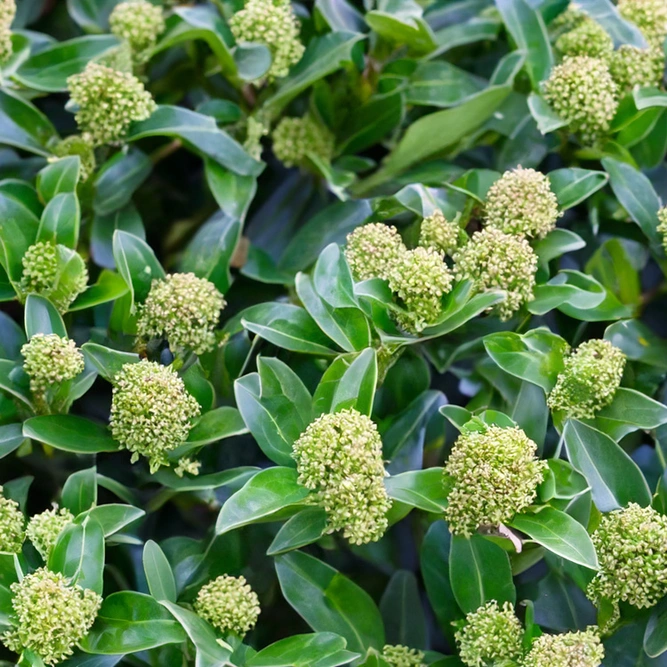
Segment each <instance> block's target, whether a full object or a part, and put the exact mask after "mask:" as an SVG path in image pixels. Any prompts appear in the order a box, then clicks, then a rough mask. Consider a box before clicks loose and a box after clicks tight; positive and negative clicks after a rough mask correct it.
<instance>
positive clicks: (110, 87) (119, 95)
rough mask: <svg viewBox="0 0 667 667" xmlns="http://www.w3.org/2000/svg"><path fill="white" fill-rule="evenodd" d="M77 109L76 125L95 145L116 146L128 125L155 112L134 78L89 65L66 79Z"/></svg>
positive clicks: (148, 98) (139, 83)
mask: <svg viewBox="0 0 667 667" xmlns="http://www.w3.org/2000/svg"><path fill="white" fill-rule="evenodd" d="M67 86H68V88H69V92H70V97H71V99H72V102H74V103H75V104H76V105H77V107H78V110H77V112H76V122H77V124H78V126H79V129H80V130H81V132H82V134H83V135H84V137H86V139H88V140H89V141H90V142H91V143H92V144H93V145H95V146H102V145H104V144H112V145H114V144H119V143H121V142H122V141H123V139H124V138H125V135H126V134H127V130H128V128H129V127H130V124H131V123H132V122H134V121H139V120H146V119H147V118H150V116H151V114H152V113H153V111H155V109H156V105H155V102H154V101H153V98H152V97H151V94H150V93H149V92H148V91H147V90H146V89H145V88H144V85H143V83H141V81H139V79H137V77H135V76H133V75H132V74H129V73H128V72H119V71H117V70H114V69H111V68H110V67H106V66H104V65H100V64H98V63H94V62H90V63H88V65H87V66H86V69H85V70H84V71H83V72H81V74H75V75H74V76H71V77H69V79H67Z"/></svg>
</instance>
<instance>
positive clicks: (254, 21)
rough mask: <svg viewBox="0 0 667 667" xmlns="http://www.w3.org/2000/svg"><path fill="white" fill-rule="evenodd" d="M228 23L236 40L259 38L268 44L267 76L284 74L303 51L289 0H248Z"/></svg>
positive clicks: (277, 76)
mask: <svg viewBox="0 0 667 667" xmlns="http://www.w3.org/2000/svg"><path fill="white" fill-rule="evenodd" d="M229 27H230V28H231V30H232V33H233V35H234V39H235V40H236V41H237V42H259V43H260V44H264V45H266V46H267V47H268V49H269V51H270V52H271V57H272V61H273V62H272V63H271V67H270V69H269V71H268V74H267V77H268V79H269V80H273V79H279V78H282V77H284V76H287V75H288V74H289V70H290V67H291V66H292V65H294V64H296V63H298V62H299V60H301V56H302V55H303V52H304V51H305V48H304V46H303V44H302V43H301V41H300V40H299V22H298V21H297V19H296V17H295V16H294V12H293V11H292V5H291V3H290V1H289V0H247V2H246V3H245V6H244V8H243V9H242V10H241V11H238V12H236V14H234V16H232V18H231V20H230V21H229Z"/></svg>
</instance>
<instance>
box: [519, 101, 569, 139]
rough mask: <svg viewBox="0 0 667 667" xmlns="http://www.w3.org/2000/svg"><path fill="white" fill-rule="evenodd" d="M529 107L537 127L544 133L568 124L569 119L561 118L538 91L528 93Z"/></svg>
mask: <svg viewBox="0 0 667 667" xmlns="http://www.w3.org/2000/svg"><path fill="white" fill-rule="evenodd" d="M528 109H529V110H530V115H531V116H532V117H533V118H534V119H535V122H536V123H537V129H538V130H539V131H540V132H541V133H542V134H549V133H550V132H554V131H555V130H558V129H560V128H561V127H565V126H566V125H567V121H566V120H564V119H563V118H561V117H560V116H559V115H558V114H557V113H556V112H555V111H554V110H553V109H552V108H551V107H550V106H549V103H548V102H547V101H546V100H545V99H544V98H543V97H542V96H541V95H538V94H537V93H530V95H528Z"/></svg>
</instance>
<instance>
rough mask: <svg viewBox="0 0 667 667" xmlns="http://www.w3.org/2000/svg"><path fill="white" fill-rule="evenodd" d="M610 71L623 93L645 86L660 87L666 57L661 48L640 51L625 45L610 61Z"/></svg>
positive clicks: (614, 53) (615, 52)
mask: <svg viewBox="0 0 667 667" xmlns="http://www.w3.org/2000/svg"><path fill="white" fill-rule="evenodd" d="M609 71H610V72H611V75H612V77H613V79H614V81H615V82H616V83H617V85H618V88H619V90H620V91H621V93H625V92H629V91H631V90H632V89H633V88H636V87H640V88H641V87H643V86H658V85H660V83H661V82H662V77H663V74H664V71H665V56H664V53H663V52H662V48H660V47H651V48H648V49H639V48H637V47H636V46H630V45H629V44H623V46H621V47H620V48H619V49H618V50H617V51H614V52H613V53H612V55H611V58H610V60H609Z"/></svg>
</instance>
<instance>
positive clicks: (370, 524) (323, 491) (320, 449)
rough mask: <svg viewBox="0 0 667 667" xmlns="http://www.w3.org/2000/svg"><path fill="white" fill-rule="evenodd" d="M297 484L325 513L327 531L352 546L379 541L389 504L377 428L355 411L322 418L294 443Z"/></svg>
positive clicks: (385, 522)
mask: <svg viewBox="0 0 667 667" xmlns="http://www.w3.org/2000/svg"><path fill="white" fill-rule="evenodd" d="M294 459H295V460H296V466H297V470H298V472H299V483H300V484H303V485H304V486H305V487H306V488H308V489H311V490H312V491H314V492H315V493H314V500H315V501H316V502H318V503H319V504H320V505H321V506H322V507H324V509H325V510H326V512H327V515H328V518H329V532H334V531H337V530H341V531H343V535H344V537H346V538H347V539H348V540H349V541H350V542H352V543H353V544H365V543H366V542H374V541H377V540H379V539H380V538H381V537H382V535H383V534H384V532H385V531H386V529H387V525H388V522H387V516H386V515H387V512H388V511H389V508H390V507H391V501H390V499H389V497H388V495H387V491H386V489H385V488H384V477H385V474H386V473H385V469H384V462H383V460H382V441H381V440H380V435H379V433H378V431H377V426H376V425H375V424H374V423H373V422H372V421H371V419H370V418H368V417H367V416H366V415H362V414H361V413H360V412H357V410H354V409H349V410H341V411H340V412H336V413H334V414H325V415H322V416H321V417H318V418H317V419H316V420H315V421H314V422H313V423H312V424H310V425H309V426H308V428H307V429H306V430H305V431H304V433H302V434H301V436H300V437H299V439H298V440H297V441H296V442H295V443H294Z"/></svg>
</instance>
